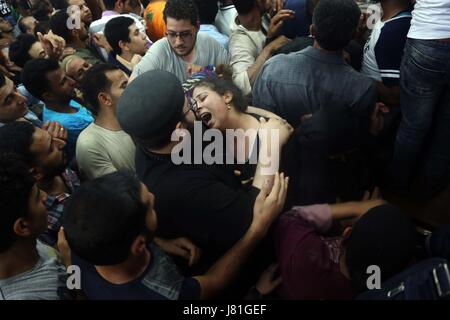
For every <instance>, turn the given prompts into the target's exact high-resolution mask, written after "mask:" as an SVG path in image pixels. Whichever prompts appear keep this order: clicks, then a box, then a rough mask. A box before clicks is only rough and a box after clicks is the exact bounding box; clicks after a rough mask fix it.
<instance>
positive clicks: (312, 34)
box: [309, 24, 316, 38]
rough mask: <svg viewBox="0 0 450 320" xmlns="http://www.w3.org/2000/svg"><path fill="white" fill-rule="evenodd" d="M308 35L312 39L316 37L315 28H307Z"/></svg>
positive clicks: (312, 26)
mask: <svg viewBox="0 0 450 320" xmlns="http://www.w3.org/2000/svg"><path fill="white" fill-rule="evenodd" d="M309 34H310V35H311V36H312V37H313V38H315V37H316V28H315V27H314V25H313V24H312V25H310V26H309Z"/></svg>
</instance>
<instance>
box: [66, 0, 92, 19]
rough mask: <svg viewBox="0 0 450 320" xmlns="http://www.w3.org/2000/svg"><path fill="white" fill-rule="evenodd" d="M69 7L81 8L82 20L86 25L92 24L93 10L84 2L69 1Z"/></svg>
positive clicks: (82, 0)
mask: <svg viewBox="0 0 450 320" xmlns="http://www.w3.org/2000/svg"><path fill="white" fill-rule="evenodd" d="M69 5H71V6H77V7H79V8H80V19H81V21H83V22H84V23H86V24H90V23H91V22H92V12H91V9H89V7H88V6H87V5H86V1H84V0H69Z"/></svg>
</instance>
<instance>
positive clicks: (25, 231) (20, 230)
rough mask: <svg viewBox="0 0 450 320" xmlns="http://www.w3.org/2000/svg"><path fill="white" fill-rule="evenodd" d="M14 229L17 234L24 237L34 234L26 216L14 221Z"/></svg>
mask: <svg viewBox="0 0 450 320" xmlns="http://www.w3.org/2000/svg"><path fill="white" fill-rule="evenodd" d="M13 230H14V233H15V234H17V235H18V236H19V237H22V238H26V237H29V236H31V234H32V232H31V230H30V227H29V224H28V222H27V220H26V219H25V218H19V219H17V220H16V222H14V225H13Z"/></svg>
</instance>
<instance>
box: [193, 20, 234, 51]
mask: <svg viewBox="0 0 450 320" xmlns="http://www.w3.org/2000/svg"><path fill="white" fill-rule="evenodd" d="M199 32H200V33H202V32H204V33H206V34H207V35H209V36H210V37H211V38H213V39H214V40H216V41H217V42H218V43H220V44H221V45H222V47H224V48H225V49H226V50H227V51H228V42H229V41H230V39H229V38H228V37H227V36H226V35H224V34H222V33H220V32H219V30H218V29H217V28H216V26H215V25H213V24H201V25H200V30H199Z"/></svg>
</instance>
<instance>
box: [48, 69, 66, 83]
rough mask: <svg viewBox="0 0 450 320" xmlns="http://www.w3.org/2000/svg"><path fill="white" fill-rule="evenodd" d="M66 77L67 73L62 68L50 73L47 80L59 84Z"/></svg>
mask: <svg viewBox="0 0 450 320" xmlns="http://www.w3.org/2000/svg"><path fill="white" fill-rule="evenodd" d="M64 76H65V72H64V71H63V69H61V68H58V69H56V70H53V71H50V72H49V73H47V78H48V79H49V80H50V81H56V82H59V81H61V79H62V78H64Z"/></svg>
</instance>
